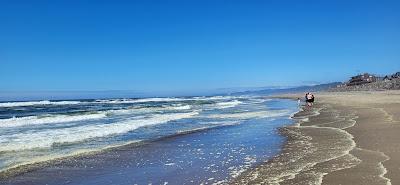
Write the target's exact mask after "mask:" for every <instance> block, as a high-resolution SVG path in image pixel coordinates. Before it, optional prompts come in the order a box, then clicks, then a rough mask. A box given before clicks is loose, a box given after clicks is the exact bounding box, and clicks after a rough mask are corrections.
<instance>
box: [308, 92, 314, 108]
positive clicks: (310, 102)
mask: <svg viewBox="0 0 400 185" xmlns="http://www.w3.org/2000/svg"><path fill="white" fill-rule="evenodd" d="M306 102H307V106H309V107H311V106H312V105H313V103H314V95H313V94H311V93H309V92H308V93H307V94H306Z"/></svg>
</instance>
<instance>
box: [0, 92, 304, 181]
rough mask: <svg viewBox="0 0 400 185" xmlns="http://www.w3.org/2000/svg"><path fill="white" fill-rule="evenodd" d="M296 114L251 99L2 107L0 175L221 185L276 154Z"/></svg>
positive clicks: (286, 106)
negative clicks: (18, 170) (21, 170)
mask: <svg viewBox="0 0 400 185" xmlns="http://www.w3.org/2000/svg"><path fill="white" fill-rule="evenodd" d="M296 111H298V108H297V104H296V102H294V101H291V100H280V99H267V98H265V97H258V96H212V97H183V98H179V97H172V98H143V99H98V100H73V101H70V100H69V101H29V102H2V103H0V171H3V172H4V171H5V170H9V169H11V170H12V169H13V168H15V167H18V166H21V165H26V164H31V163H37V162H42V161H48V160H50V161H57V160H59V161H63V160H64V161H65V162H64V163H57V164H54V165H53V166H51V165H50V168H51V167H53V168H51V169H54V167H56V168H57V170H48V169H47V171H46V172H47V173H48V174H50V176H51V178H50V177H41V178H35V179H36V183H45V184H57V183H60V182H61V181H62V180H65V179H68V182H69V183H70V184H74V182H76V183H77V184H79V183H78V182H80V183H82V182H85V184H108V183H113V184H132V183H137V184H149V183H153V184H165V183H171V184H175V183H183V184H184V183H195V184H200V183H226V182H228V181H229V180H231V179H233V178H235V177H237V176H238V175H240V174H241V173H242V172H243V171H245V170H248V169H250V168H251V167H252V166H254V165H257V164H260V163H262V162H265V161H267V160H268V159H270V158H271V157H273V156H275V155H277V154H278V153H279V151H280V149H281V147H282V145H283V143H284V141H285V138H284V137H282V136H280V135H279V133H278V131H277V129H278V128H279V127H282V126H285V125H288V124H292V120H290V118H289V117H290V115H292V114H293V113H295V112H296ZM132 144H134V146H133V145H132ZM110 148H111V149H110ZM91 151H96V152H97V153H95V154H87V153H88V152H91ZM82 154H83V156H85V155H86V156H85V157H80V158H79V157H78V158H75V160H74V162H71V160H67V159H68V157H70V158H71V157H73V156H82ZM104 158H107V160H104ZM71 163H76V164H74V165H73V166H75V168H76V169H75V170H74V171H73V172H71V170H69V171H65V170H64V171H63V169H65V166H68V167H69V169H70V168H71V166H72V165H71ZM45 168H49V167H48V166H47V167H43V169H37V171H39V172H40V170H46V169H45ZM86 168H90V169H92V170H86ZM60 171H63V173H59V172H60ZM39 172H38V173H39ZM56 172H57V174H62V175H61V176H60V175H58V176H57V175H53V176H52V175H51V173H55V174H56ZM76 174H80V175H79V176H77V175H76ZM99 174H101V175H99ZM35 175H37V174H36V173H35V171H33V172H30V173H26V174H22V175H20V176H17V177H15V178H21V179H19V182H21V181H23V180H24V176H35ZM12 182H13V181H12V180H10V181H8V183H10V184H12ZM64 183H65V182H64Z"/></svg>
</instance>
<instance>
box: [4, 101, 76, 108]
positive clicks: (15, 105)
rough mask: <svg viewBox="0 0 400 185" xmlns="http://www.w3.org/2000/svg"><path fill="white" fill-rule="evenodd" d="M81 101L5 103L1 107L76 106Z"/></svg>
mask: <svg viewBox="0 0 400 185" xmlns="http://www.w3.org/2000/svg"><path fill="white" fill-rule="evenodd" d="M79 103H81V102H80V101H48V100H44V101H28V102H3V103H0V107H26V106H35V105H74V104H79Z"/></svg>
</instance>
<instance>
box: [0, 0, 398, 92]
mask: <svg viewBox="0 0 400 185" xmlns="http://www.w3.org/2000/svg"><path fill="white" fill-rule="evenodd" d="M399 33H400V1H396V0H393V1H381V0H376V1H368V0H358V1H351V0H337V1H324V0H322V1H310V0H305V1H301V0H293V1H285V0H265V1H261V0H260V1H249V0H243V1H235V0H233V1H228V0H225V1H223V0H210V1H206V0H203V1H195V0H182V1H174V0H171V1H167V0H160V1H152V0H138V1H134V0H132V1H114V0H110V1H101V0H90V1H84V0H82V1H77V0H76V1H75V0H72V1H70V0H66V1H61V0H60V1H59V0H57V1H45V0H38V1H31V0H28V1H18V0H1V1H0V91H20V92H24V91H25V92H26V91H70V90H72V91H108V90H134V91H141V92H165V91H176V92H179V91H182V92H183V91H186V92H194V91H198V90H207V89H217V88H229V87H260V86H271V85H284V86H287V85H290V86H292V85H302V84H310V83H323V82H332V81H344V80H347V78H348V77H349V76H351V75H354V74H356V73H360V72H371V73H375V74H387V73H394V72H396V71H400V44H399V43H400V34H399Z"/></svg>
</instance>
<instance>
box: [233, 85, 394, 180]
mask: <svg viewBox="0 0 400 185" xmlns="http://www.w3.org/2000/svg"><path fill="white" fill-rule="evenodd" d="M302 96H303V95H302V94H290V95H279V96H273V97H274V98H288V99H296V98H297V97H302ZM388 97H390V98H388ZM386 109H390V111H388V110H386ZM371 110H372V111H371ZM374 110H375V112H374ZM376 110H377V111H376ZM399 111H400V91H384V92H382V91H380V92H343V93H332V92H322V93H318V94H317V102H316V104H315V105H314V107H313V109H312V110H307V109H304V110H301V111H300V112H298V113H296V114H295V115H294V117H293V119H295V120H297V123H295V124H294V125H291V126H286V127H282V128H281V129H280V133H281V134H282V135H283V136H285V137H286V138H287V142H286V143H285V145H284V147H283V149H282V153H281V154H279V155H278V156H276V157H274V158H273V159H271V160H269V161H267V162H265V163H264V164H261V165H260V166H257V167H255V168H253V169H252V170H249V171H247V172H245V173H243V174H242V175H241V176H239V177H238V178H237V179H235V180H234V181H233V182H232V184H367V185H368V184H371V185H372V184H385V185H389V184H392V183H393V184H397V183H399V182H400V178H398V177H396V175H395V174H396V173H397V174H398V172H399V171H400V170H399V169H398V166H399V165H400V159H399V157H397V156H400V151H399V150H400V145H399V144H397V141H398V140H397V139H400V137H399V136H397V135H398V132H397V133H396V132H395V131H394V130H396V131H399V132H400V124H397V125H396V123H399V122H398V118H399V117H400V116H399V114H398V113H397V112H399ZM371 119H375V120H371ZM385 123H386V124H387V125H386V124H385ZM377 129H382V133H379V134H378V133H374V130H377ZM366 131H368V134H369V135H367V134H366ZM371 136H372V137H371ZM387 140H390V142H388V141H387ZM372 141H375V142H376V143H374V142H372ZM377 143H379V144H377ZM396 166H397V168H396Z"/></svg>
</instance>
